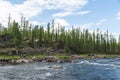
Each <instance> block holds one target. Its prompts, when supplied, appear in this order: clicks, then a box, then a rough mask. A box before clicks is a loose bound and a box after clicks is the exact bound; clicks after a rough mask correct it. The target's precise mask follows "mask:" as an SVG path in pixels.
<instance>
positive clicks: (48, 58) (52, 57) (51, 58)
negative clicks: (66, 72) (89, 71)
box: [45, 56, 59, 62]
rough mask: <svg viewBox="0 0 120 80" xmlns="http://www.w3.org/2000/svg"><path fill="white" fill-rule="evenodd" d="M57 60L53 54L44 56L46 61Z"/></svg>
mask: <svg viewBox="0 0 120 80" xmlns="http://www.w3.org/2000/svg"><path fill="white" fill-rule="evenodd" d="M58 60H59V58H57V57H55V56H48V57H46V58H45V61H46V62H57V61H58Z"/></svg>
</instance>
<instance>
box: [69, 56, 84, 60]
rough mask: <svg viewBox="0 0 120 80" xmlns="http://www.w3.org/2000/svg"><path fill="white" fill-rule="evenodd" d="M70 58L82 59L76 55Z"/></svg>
mask: <svg viewBox="0 0 120 80" xmlns="http://www.w3.org/2000/svg"><path fill="white" fill-rule="evenodd" d="M71 57H72V59H75V60H76V59H83V57H81V56H78V55H72V56H71Z"/></svg>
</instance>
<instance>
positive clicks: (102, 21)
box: [95, 19, 107, 26]
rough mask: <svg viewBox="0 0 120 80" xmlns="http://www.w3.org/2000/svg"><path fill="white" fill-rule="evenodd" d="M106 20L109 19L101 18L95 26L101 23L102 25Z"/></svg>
mask: <svg viewBox="0 0 120 80" xmlns="http://www.w3.org/2000/svg"><path fill="white" fill-rule="evenodd" d="M106 21H107V20H106V19H101V20H100V21H98V22H97V23H95V26H100V25H102V24H103V23H104V22H106Z"/></svg>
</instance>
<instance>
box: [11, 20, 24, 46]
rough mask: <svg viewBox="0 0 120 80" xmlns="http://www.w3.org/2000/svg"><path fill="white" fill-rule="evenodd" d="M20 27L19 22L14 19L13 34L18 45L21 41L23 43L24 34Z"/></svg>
mask: <svg viewBox="0 0 120 80" xmlns="http://www.w3.org/2000/svg"><path fill="white" fill-rule="evenodd" d="M18 27H19V26H18V23H16V22H15V21H14V22H13V26H12V35H13V37H14V43H15V44H16V45H19V44H20V43H22V36H21V33H20V31H19V28H18Z"/></svg>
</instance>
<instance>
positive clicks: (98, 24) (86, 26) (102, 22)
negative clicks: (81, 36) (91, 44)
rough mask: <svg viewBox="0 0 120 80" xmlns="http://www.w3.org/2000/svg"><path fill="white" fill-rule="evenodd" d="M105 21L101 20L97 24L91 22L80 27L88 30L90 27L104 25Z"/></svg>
mask: <svg viewBox="0 0 120 80" xmlns="http://www.w3.org/2000/svg"><path fill="white" fill-rule="evenodd" d="M106 21H107V20H106V19H101V20H99V21H98V22H91V23H87V24H82V25H80V28H81V29H88V28H90V27H96V26H97V27H99V26H100V25H102V24H104V23H105V22H106Z"/></svg>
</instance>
